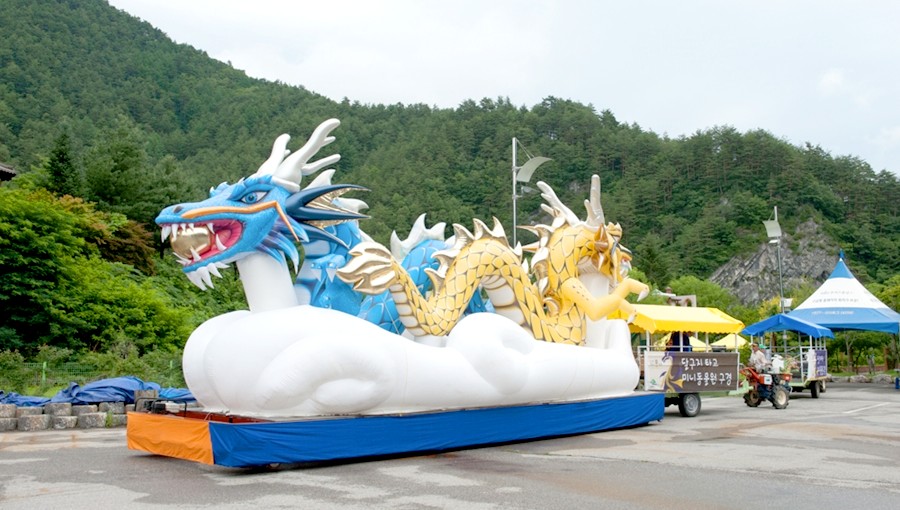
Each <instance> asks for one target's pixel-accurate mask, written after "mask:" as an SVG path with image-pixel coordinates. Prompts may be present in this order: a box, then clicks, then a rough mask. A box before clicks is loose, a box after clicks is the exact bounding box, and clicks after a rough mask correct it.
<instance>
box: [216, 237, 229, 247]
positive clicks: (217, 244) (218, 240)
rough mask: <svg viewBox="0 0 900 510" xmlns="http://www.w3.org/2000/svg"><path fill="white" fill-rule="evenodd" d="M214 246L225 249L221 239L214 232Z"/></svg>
mask: <svg viewBox="0 0 900 510" xmlns="http://www.w3.org/2000/svg"><path fill="white" fill-rule="evenodd" d="M216 248H218V249H219V251H225V250H226V249H227V248H226V247H225V244H224V243H223V242H222V240H221V239H219V234H216Z"/></svg>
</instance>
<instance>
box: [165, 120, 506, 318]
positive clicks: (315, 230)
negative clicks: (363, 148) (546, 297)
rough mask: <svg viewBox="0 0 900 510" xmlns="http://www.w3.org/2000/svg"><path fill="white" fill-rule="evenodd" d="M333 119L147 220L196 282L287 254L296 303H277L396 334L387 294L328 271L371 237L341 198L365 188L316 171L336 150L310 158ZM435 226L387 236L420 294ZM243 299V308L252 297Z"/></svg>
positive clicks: (431, 263)
mask: <svg viewBox="0 0 900 510" xmlns="http://www.w3.org/2000/svg"><path fill="white" fill-rule="evenodd" d="M339 124H340V122H339V121H337V120H336V119H332V120H329V121H326V122H324V123H322V124H321V125H320V126H319V127H318V128H317V129H316V131H315V132H314V133H313V135H312V137H311V138H310V140H309V142H308V143H307V144H306V145H305V146H304V147H303V148H301V149H300V150H298V151H297V152H295V153H293V154H291V153H290V151H288V150H287V149H286V147H287V143H288V141H289V140H290V137H289V136H288V135H282V136H280V137H279V138H278V139H277V140H276V141H275V144H274V145H273V148H272V153H271V156H270V157H269V159H268V160H267V161H266V162H265V163H263V165H262V166H260V168H259V170H257V172H256V173H255V174H253V175H251V176H250V177H248V178H245V179H241V180H240V181H238V182H237V183H235V184H228V183H222V184H220V185H219V186H217V187H216V188H213V189H211V190H210V196H209V198H208V199H207V200H205V201H203V202H198V203H187V204H178V205H174V206H170V207H167V208H166V209H164V210H163V211H162V212H161V213H160V214H159V216H158V217H157V219H156V222H157V224H159V225H160V227H161V229H162V239H163V241H166V240H167V239H171V245H172V248H173V251H174V253H175V255H176V257H177V258H178V260H179V262H180V263H181V264H182V265H183V271H184V273H185V274H186V275H187V276H188V278H189V279H190V280H191V282H193V283H194V284H195V285H197V286H198V287H199V288H200V289H203V290H205V289H206V288H207V287H213V281H212V277H213V276H216V277H221V274H220V272H219V269H222V268H225V267H228V266H229V265H230V264H232V263H234V262H237V261H239V260H241V259H243V258H245V257H247V256H248V255H250V254H253V253H264V254H266V255H268V256H269V257H271V258H272V259H274V260H276V261H279V262H280V263H281V264H286V261H287V260H290V261H291V262H292V263H293V266H294V269H295V271H297V278H296V280H295V285H294V293H295V294H296V296H297V300H296V302H291V301H290V300H285V302H284V303H283V306H292V305H294V304H311V305H313V306H317V307H320V308H331V309H335V310H339V311H342V312H345V313H348V314H351V315H356V316H359V317H361V318H363V319H366V320H368V321H370V322H373V323H375V324H377V325H379V326H380V327H381V328H382V329H385V330H387V331H390V332H393V333H397V334H400V333H402V332H403V330H404V328H403V325H402V324H401V323H400V321H399V319H398V314H397V310H396V306H395V305H394V302H393V300H392V299H391V298H390V293H389V292H385V293H383V294H382V295H376V296H367V295H363V294H360V293H358V292H356V291H355V290H353V288H352V286H350V285H349V284H347V283H345V282H343V281H342V280H340V279H336V278H335V274H336V271H337V270H338V269H340V268H341V267H343V266H344V265H345V264H346V262H347V261H348V260H349V258H350V256H349V250H350V249H352V248H353V247H355V246H356V245H357V244H359V243H360V242H362V241H371V239H370V238H369V237H368V236H367V235H366V234H365V233H364V232H363V231H362V230H361V229H360V228H359V225H358V221H357V220H359V219H361V218H365V217H366V216H365V215H363V214H361V213H360V211H361V210H362V209H364V208H366V204H365V203H364V202H363V201H361V200H357V199H351V198H346V197H342V196H341V195H343V194H344V193H346V192H348V191H351V190H364V189H365V188H362V187H360V186H355V185H343V184H339V185H335V184H332V183H331V179H332V177H333V175H334V170H333V169H328V170H324V171H322V170H321V169H322V168H324V167H326V166H329V165H332V164H334V163H336V162H337V161H338V160H339V159H340V155H338V154H334V155H331V156H328V157H325V158H323V159H320V160H318V161H315V162H312V163H310V162H309V160H310V158H311V157H312V156H313V155H314V154H315V153H316V152H318V150H320V149H321V148H322V147H324V146H326V145H328V144H329V143H331V142H332V141H333V140H334V137H332V136H329V134H330V132H331V131H332V130H334V129H335V128H336V127H337V126H338V125H339ZM314 173H318V175H317V176H316V178H315V179H314V180H313V181H312V182H311V183H310V184H309V185H308V186H306V188H304V189H302V190H301V189H300V184H301V181H302V178H303V177H304V176H308V175H312V174H314ZM443 231H444V224H443V223H440V224H437V225H435V226H434V227H432V228H431V229H426V228H425V226H424V215H422V216H420V217H419V219H418V220H417V221H416V224H415V225H414V226H413V229H412V231H411V233H410V236H409V237H408V238H407V239H406V240H405V241H400V240H399V239H398V238H397V236H396V233H395V234H394V235H393V237H392V245H393V246H394V247H395V250H396V252H397V253H398V257H400V258H402V259H403V263H404V267H406V269H407V270H408V271H409V272H410V274H411V275H414V277H415V280H416V282H417V283H418V284H419V286H420V289H421V292H423V293H425V292H427V290H428V289H429V288H430V286H431V281H430V279H429V278H427V277H426V273H425V268H427V267H431V268H436V267H437V266H438V262H437V260H436V259H435V258H434V256H433V254H434V253H435V252H437V251H439V250H443V249H446V248H447V242H446V241H445V240H444V238H443ZM297 242H299V243H302V244H303V255H304V256H303V263H302V265H300V267H299V270H298V265H299V258H300V255H299V251H298V249H297V244H296V243H297ZM451 244H452V243H451ZM400 253H402V255H399V254H400ZM242 273H243V271H242ZM248 300H249V299H248ZM250 305H251V309H252V308H253V303H251V304H250ZM277 306H282V305H281V304H279V305H277ZM485 310H490V305H489V304H486V303H485V302H484V301H483V300H482V299H480V297H479V298H478V299H475V300H473V302H472V304H471V305H470V307H469V310H468V311H469V312H474V311H485Z"/></svg>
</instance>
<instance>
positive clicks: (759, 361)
mask: <svg viewBox="0 0 900 510" xmlns="http://www.w3.org/2000/svg"><path fill="white" fill-rule="evenodd" d="M750 349H752V350H753V352H752V354H750V366H751V367H753V368H754V369H755V370H756V371H757V372H762V371H763V369H765V368H766V365H768V364H769V360H768V359H767V358H766V353H765V352H763V351H762V349H760V348H759V344H757V343H756V342H754V343H752V344H750Z"/></svg>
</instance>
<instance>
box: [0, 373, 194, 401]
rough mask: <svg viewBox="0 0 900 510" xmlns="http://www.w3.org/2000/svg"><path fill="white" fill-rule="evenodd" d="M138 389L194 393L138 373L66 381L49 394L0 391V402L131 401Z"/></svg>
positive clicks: (179, 397)
mask: <svg viewBox="0 0 900 510" xmlns="http://www.w3.org/2000/svg"><path fill="white" fill-rule="evenodd" d="M137 390H156V391H157V392H159V397H160V398H163V399H166V400H171V401H174V402H191V401H193V400H195V399H194V396H193V395H192V394H191V392H190V390H187V389H185V388H161V387H160V386H159V384H156V383H154V382H144V381H142V380H140V379H138V378H137V377H133V376H123V377H114V378H111V379H101V380H99V381H94V382H92V383H88V384H85V385H84V386H80V385H78V384H77V383H74V382H73V383H69V387H68V388H66V389H64V390H60V391H59V392H58V393H57V394H56V395H54V396H53V397H52V398H46V397H27V396H22V395H19V394H18V393H4V392H3V391H0V404H15V405H17V406H22V407H29V406H42V405H44V404H46V403H48V402H70V403H72V404H75V405H84V404H98V403H100V402H125V403H126V404H133V403H134V392H135V391H137Z"/></svg>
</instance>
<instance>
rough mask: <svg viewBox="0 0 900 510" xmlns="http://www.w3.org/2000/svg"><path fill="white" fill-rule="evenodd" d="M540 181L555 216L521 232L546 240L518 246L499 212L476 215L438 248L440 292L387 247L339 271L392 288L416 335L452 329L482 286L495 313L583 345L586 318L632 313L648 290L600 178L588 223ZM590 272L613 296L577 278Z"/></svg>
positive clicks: (363, 251) (361, 287)
mask: <svg viewBox="0 0 900 510" xmlns="http://www.w3.org/2000/svg"><path fill="white" fill-rule="evenodd" d="M538 187H539V188H540V189H541V191H542V195H541V196H542V197H543V198H544V200H545V201H546V202H547V203H546V204H542V205H541V207H542V208H543V209H544V210H545V211H546V212H548V213H550V214H551V215H552V217H553V221H552V222H551V224H550V225H538V226H535V227H520V228H523V229H526V230H529V231H531V232H533V233H534V234H535V235H537V236H538V238H539V240H538V241H537V242H535V243H533V244H531V245H529V246H527V247H525V248H522V247H520V246H517V247H516V249H513V248H511V247H510V246H509V243H508V241H507V239H506V234H505V232H504V231H503V227H502V226H501V225H500V223H499V221H497V219H496V218H494V227H493V228H492V229H489V228H488V227H487V226H486V225H485V224H484V223H483V222H481V221H480V220H477V219H476V220H474V224H475V232H474V233H472V232H470V231H469V230H467V229H466V228H465V227H463V226H461V225H458V224H455V225H453V228H454V231H455V234H456V241H455V243H454V246H453V247H452V248H450V249H449V250H446V251H444V252H438V253H437V254H436V257H438V259H439V261H440V263H441V265H440V267H439V268H438V270H437V271H430V272H429V276H430V277H431V281H432V284H433V291H432V292H431V293H430V295H429V296H428V297H427V298H426V297H425V296H423V295H422V294H421V293H420V292H419V290H418V289H417V288H416V285H415V283H413V281H412V279H411V278H410V276H409V274H408V273H406V271H405V270H404V269H403V268H402V267H401V265H400V264H399V263H398V262H397V261H396V260H395V259H394V258H393V257H392V256H391V253H390V251H389V250H388V249H387V248H385V247H384V246H382V245H380V244H378V243H375V242H364V243H360V244H358V245H357V246H356V247H355V248H354V249H353V250H351V252H350V254H351V256H352V257H353V258H352V259H351V260H350V262H348V263H347V264H346V265H345V266H344V267H343V268H342V269H340V270H338V272H337V274H338V276H339V277H340V278H341V279H342V280H344V281H345V282H347V283H349V284H352V285H353V286H354V288H355V289H356V290H358V291H360V292H363V293H366V294H379V293H381V292H383V291H384V290H387V289H389V290H390V291H391V294H392V296H393V299H394V301H395V303H396V305H397V311H398V312H399V314H400V319H401V321H402V322H403V325H404V326H405V327H406V329H407V330H408V331H409V332H410V333H411V334H413V335H415V336H425V335H436V336H443V335H446V334H448V333H449V332H450V330H451V329H453V327H454V326H455V325H456V323H457V321H458V320H459V319H460V317H461V316H462V314H463V312H464V310H465V308H466V305H467V304H468V302H469V300H470V299H471V298H472V296H473V295H474V293H475V292H477V290H478V287H479V286H481V287H483V288H484V290H485V291H486V292H487V294H488V297H489V298H490V300H491V302H492V303H493V305H494V308H495V310H496V311H497V313H499V314H501V315H503V316H505V317H507V318H509V319H511V320H513V321H515V322H516V323H518V324H519V325H521V326H522V327H523V328H525V329H526V330H528V331H529V332H531V333H532V335H533V336H534V337H535V338H536V339H539V340H546V341H549V342H558V343H568V344H576V345H581V344H583V343H584V340H585V321H586V318H590V319H591V320H599V319H602V318H604V317H606V316H607V315H609V314H610V313H612V312H613V311H616V310H622V311H623V312H625V314H626V315H631V314H632V313H633V310H634V309H633V306H632V305H631V304H630V303H628V301H626V297H628V295H630V294H640V296H639V298H638V299H639V300H640V299H643V298H644V297H645V296H646V294H647V292H648V291H649V288H648V287H647V286H646V285H645V284H643V283H641V282H639V281H637V280H634V279H631V278H628V277H627V273H628V270H629V269H630V267H631V264H630V261H631V253H630V252H629V251H628V250H627V249H626V248H625V247H623V246H621V245H620V244H619V241H620V240H621V237H622V228H621V227H620V226H619V225H618V224H612V223H610V224H607V225H604V221H605V220H604V215H603V209H602V207H601V205H600V178H599V177H598V176H596V175H594V176H593V177H592V179H591V193H590V200H589V201H588V200H585V207H586V209H587V219H586V220H584V221H582V220H580V219H579V218H578V216H577V215H576V214H575V213H573V212H572V211H571V210H570V209H569V208H568V207H566V206H565V205H564V204H563V203H562V202H561V201H560V200H559V198H558V197H557V196H556V193H555V192H554V191H553V189H552V188H550V186H548V185H547V184H546V183H544V182H539V183H538ZM523 249H524V250H527V251H530V252H533V253H534V255H533V257H532V260H531V272H532V273H533V274H534V276H535V278H536V280H537V283H536V284H535V283H533V282H532V279H531V277H530V275H529V271H528V268H527V266H526V265H525V264H523V262H522V250H523ZM591 272H593V273H601V274H603V275H604V276H606V277H607V279H608V280H609V282H610V287H611V288H612V290H611V292H610V293H609V294H608V295H605V296H599V297H597V296H594V295H592V294H591V292H590V291H589V290H588V288H587V287H586V286H585V284H584V283H583V282H582V281H581V280H580V279H579V276H580V275H584V274H587V273H591Z"/></svg>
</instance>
